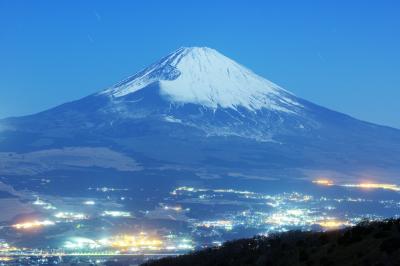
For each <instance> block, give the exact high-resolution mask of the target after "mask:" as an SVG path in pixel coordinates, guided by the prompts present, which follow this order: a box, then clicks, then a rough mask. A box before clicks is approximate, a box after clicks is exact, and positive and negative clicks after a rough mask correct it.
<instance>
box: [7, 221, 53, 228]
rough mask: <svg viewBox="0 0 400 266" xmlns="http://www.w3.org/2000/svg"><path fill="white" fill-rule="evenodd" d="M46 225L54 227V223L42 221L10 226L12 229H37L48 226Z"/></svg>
mask: <svg viewBox="0 0 400 266" xmlns="http://www.w3.org/2000/svg"><path fill="white" fill-rule="evenodd" d="M48 225H54V222H52V221H49V220H44V221H30V222H25V223H19V224H14V225H12V227H13V228H15V229H18V230H19V229H22V230H25V229H32V228H38V227H43V226H48Z"/></svg>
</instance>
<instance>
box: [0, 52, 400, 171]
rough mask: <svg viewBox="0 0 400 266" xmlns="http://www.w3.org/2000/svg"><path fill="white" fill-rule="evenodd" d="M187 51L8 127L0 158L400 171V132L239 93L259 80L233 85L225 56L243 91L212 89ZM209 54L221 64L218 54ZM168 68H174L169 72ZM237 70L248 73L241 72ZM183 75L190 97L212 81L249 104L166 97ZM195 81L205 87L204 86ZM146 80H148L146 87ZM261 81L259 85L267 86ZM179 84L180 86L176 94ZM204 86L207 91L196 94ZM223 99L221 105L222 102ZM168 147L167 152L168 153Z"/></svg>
mask: <svg viewBox="0 0 400 266" xmlns="http://www.w3.org/2000/svg"><path fill="white" fill-rule="evenodd" d="M196 49H200V48H196ZM196 49H195V51H196ZM207 49H208V48H207ZM184 51H185V50H184ZM179 52H180V53H182V52H183V51H181V50H179V49H178V52H175V54H174V53H172V54H170V55H169V56H167V57H164V58H163V59H161V60H159V61H158V63H155V64H153V65H151V66H150V67H148V68H145V70H143V71H139V72H138V73H137V74H135V75H133V76H131V77H130V78H128V79H125V80H124V81H122V82H120V83H117V84H116V85H115V86H113V87H111V88H109V89H106V90H102V91H100V92H98V93H94V94H91V95H89V96H87V97H84V98H82V99H79V100H76V101H72V102H69V103H65V104H62V105H59V106H57V107H54V108H51V109H49V110H46V111H43V112H40V113H38V114H34V115H30V116H25V117H17V118H9V119H5V120H1V121H0V127H2V128H3V130H2V131H0V132H1V135H0V152H16V151H18V152H31V151H39V150H46V149H50V150H51V149H54V148H57V149H62V148H64V147H112V149H113V150H114V151H118V152H122V153H124V154H126V155H129V156H132V157H133V158H134V159H135V161H138V162H139V163H140V161H141V160H142V161H146V162H155V163H157V164H159V165H158V166H157V167H163V166H162V164H165V165H171V164H172V165H175V166H176V167H177V168H193V169H199V168H204V167H207V168H209V170H210V171H211V169H214V170H215V171H217V172H218V173H220V174H224V173H226V172H227V171H228V170H231V168H235V170H238V171H239V172H240V171H242V172H241V173H243V174H246V173H247V174H248V173H252V174H254V175H259V174H260V173H266V172H271V171H272V172H273V173H272V174H277V175H287V176H292V175H293V171H295V172H296V173H297V174H296V175H298V176H299V177H303V176H304V175H305V174H304V172H305V171H306V172H308V171H309V170H310V169H311V170H312V171H317V172H321V171H325V170H327V171H335V172H340V175H343V176H355V177H358V176H359V175H361V174H362V172H365V171H366V170H368V169H378V170H376V171H375V170H374V171H375V172H377V173H378V174H376V175H377V178H378V177H379V176H380V175H382V176H383V177H382V178H384V176H386V175H389V174H390V176H393V175H395V174H396V173H398V171H399V170H400V169H399V166H398V164H397V162H398V161H399V160H400V130H397V129H394V128H390V127H386V126H379V125H376V124H372V123H369V122H364V121H361V120H357V119H354V118H352V117H351V116H348V115H346V114H342V113H338V112H335V111H332V110H329V109H327V108H324V107H322V106H319V105H316V104H314V103H311V102H309V101H307V100H304V99H302V98H299V97H296V96H295V95H293V94H291V93H289V92H286V91H285V90H283V89H280V87H273V89H272V90H271V87H269V86H266V87H265V88H264V87H263V88H261V89H259V88H257V89H255V90H251V88H253V87H252V86H248V87H246V88H250V89H245V90H243V88H242V89H238V88H239V87H240V86H242V85H240V84H242V83H241V82H242V81H243V80H250V81H252V80H254V79H258V78H259V77H258V76H255V77H254V76H253V73H250V74H249V75H250V76H249V77H248V78H247V79H246V78H243V79H239V82H238V83H237V84H236V83H235V82H236V81H237V79H235V78H234V79H229V78H230V76H229V74H228V72H227V71H226V69H227V68H228V69H232V68H233V67H232V66H231V64H234V66H235V67H236V64H237V63H231V62H234V61H232V60H230V59H229V60H228V59H225V57H224V56H222V55H220V54H219V53H218V54H217V55H216V58H217V59H216V60H220V59H221V58H222V59H221V60H222V61H223V62H225V61H226V60H228V62H229V64H228V67H227V66H226V65H225V64H223V67H221V68H219V67H217V69H222V70H223V72H224V73H223V75H224V77H223V78H222V80H225V79H227V78H228V79H229V80H228V81H229V82H230V83H232V82H233V83H235V85H232V86H230V85H229V84H228V86H227V87H224V88H223V89H222V90H212V88H213V86H211V87H210V86H208V85H210V84H212V85H214V84H219V83H218V82H217V83H214V82H215V78H216V77H215V76H212V75H211V77H210V75H209V74H208V71H203V72H201V71H200V70H199V67H194V68H192V67H187V66H186V65H185V64H184V65H183V66H181V65H180V63H179V62H183V61H182V60H184V58H189V59H190V60H189V59H188V60H189V62H191V63H190V64H189V65H190V66H191V65H193V64H196V63H193V58H197V57H196V56H194V55H193V56H191V55H190V53H189V56H188V55H187V54H185V56H182V59H181V60H180V61H179V60H177V58H178V55H177V54H176V53H178V54H179ZM186 52H187V51H186ZM208 53H209V51H208V50H207V55H208ZM210 53H211V54H212V55H213V56H211V58H214V55H215V53H217V52H213V51H212V52H210ZM200 54H201V53H200ZM201 58H202V59H201V61H202V62H200V63H199V64H198V66H203V65H205V67H203V68H209V67H210V69H211V70H212V69H214V68H215V67H214V64H212V63H211V64H210V63H209V62H208V63H207V62H206V63H203V59H204V58H203V55H201ZM168 60H169V61H168ZM196 60H197V59H196ZM167 61H168V62H172V63H171V64H172V66H167V65H169V63H168V64H167V63H166V62H167ZM159 62H164V63H159ZM160 65H161V68H160V67H159V66H160ZM215 65H218V64H215ZM175 66H176V67H175ZM165 67H166V68H167V70H165V71H164V68H165ZM171 67H172V68H173V69H172V70H171ZM175 68H176V69H175ZM146 69H147V70H146ZM238 69H239V70H240V71H239V70H238V71H239V72H240V73H243V72H241V71H242V67H241V66H239V67H238ZM175 70H177V71H179V75H178V74H174V75H172V76H169V74H168V73H169V71H172V72H173V73H175V72H174V71H175ZM218 71H219V70H218ZM246 71H247V70H246ZM166 72H168V73H167V75H166V77H167V78H170V79H171V80H168V81H167V82H171V83H168V85H167V86H166V87H165V83H163V82H165V80H161V81H160V79H162V78H163V77H164V74H165V73H166ZM233 72H235V71H231V72H230V73H231V74H232V73H233ZM182 73H183V74H182ZM184 73H190V74H188V76H189V77H191V78H193V84H195V85H193V86H194V87H191V88H190V89H189V90H188V91H189V92H190V93H192V92H196V90H203V88H204V87H203V85H204V84H206V88H204V91H205V92H207V93H211V95H213V94H212V93H215V92H216V91H220V92H222V91H224V90H226V89H228V88H230V87H233V91H238V92H240V93H241V92H243V91H244V92H245V97H238V96H237V95H234V96H235V97H233V98H229V97H228V101H224V99H222V100H221V99H220V98H214V99H217V100H216V101H214V102H213V101H210V102H208V103H206V104H205V103H204V102H203V101H202V100H199V99H203V98H202V97H203V96H204V95H207V93H206V94H204V95H201V96H199V97H198V98H196V97H194V98H193V97H192V96H193V95H194V94H193V95H192V94H191V96H190V97H187V98H185V99H184V100H182V99H181V98H179V99H175V98H173V97H172V98H171V97H166V92H167V95H169V94H168V93H170V95H172V96H174V93H175V92H176V91H180V90H183V89H185V88H186V87H185V86H182V83H181V82H178V83H176V84H175V83H174V82H177V80H179V78H180V77H182V76H183V75H185V74H184ZM218 73H219V72H218ZM245 73H249V72H245ZM146 75H147V76H146ZM149 75H150V76H149ZM221 75H222V74H221ZM238 75H239V74H238ZM254 75H255V74H254ZM217 76H218V75H217ZM196 77H198V78H200V77H201V78H202V79H203V81H202V82H200V83H198V84H197V83H196V82H195V81H197V78H196ZM138 79H139V81H140V82H142V83H140V82H139V83H140V84H139V83H138ZM262 80H264V79H262ZM132 82H133V83H132ZM257 82H258V81H257ZM257 82H256V83H255V84H259V83H257ZM268 82H269V81H268ZM132 84H133V85H132ZM138 84H139V85H140V86H139V85H138ZM171 84H175V85H176V86H177V87H178V89H175V88H172V90H171V91H169V89H170V88H171V87H170V86H171ZM199 84H200V85H199ZM238 84H239V85H240V86H239V85H238ZM246 84H247V83H246ZM246 84H245V85H246ZM266 84H267V85H268V84H270V83H266ZM271 84H273V83H271ZM131 85H132V86H133V87H132V86H131ZM198 85H199V86H200V87H196V86H198ZM245 85H243V86H245ZM253 85H254V84H253ZM121 86H122V87H121ZM163 86H164V87H163ZM246 86H247V85H246ZM274 86H275V85H274ZM276 86H277V85H276ZM210 88H211V89H210ZM260 91H262V92H266V93H265V94H263V95H264V96H265V97H267V98H268V99H269V100H270V101H269V102H268V101H265V102H261V103H262V104H264V103H265V104H266V105H265V106H262V105H257V104H255V105H251V104H248V103H249V101H248V100H249V99H251V100H254V99H253V98H248V97H247V96H249V95H250V96H251V95H253V94H252V93H255V95H258V94H257V93H259V92H260ZM121 92H124V93H122V94H121ZM114 93H117V95H114ZM246 93H247V94H246ZM282 95H283V96H282ZM264 96H263V97H264ZM281 96H282V97H284V98H286V100H282V99H283V98H280V97H281ZM191 97H192V98H191ZM246 97H247V98H246ZM212 99H213V98H211V100H212ZM232 99H235V100H237V99H239V100H243V99H244V101H245V103H247V104H242V102H240V101H239V102H237V103H239V104H233V103H234V102H232V101H231V100H232ZM219 100H221V101H222V102H221V103H222V104H221V105H218V104H217V105H215V103H216V102H217V103H218V102H219ZM250 103H251V102H250ZM257 103H260V102H257ZM271 103H273V104H272V105H271ZM293 103H295V104H293ZM274 104H275V105H274ZM276 106H278V107H279V108H276ZM259 107H260V108H259ZM286 109H287V110H288V111H287V110H286ZM160 147H163V148H162V152H161V150H160V149H161V148H160ZM110 154H113V153H110ZM142 163H143V162H142ZM50 168H51V167H50ZM144 168H146V167H144ZM41 169H42V168H41ZM221 169H222V170H221ZM214 170H212V171H214ZM221 171H222V172H221ZM254 172H255V173H254ZM388 172H390V173H388ZM0 173H1V169H0ZM289 173H290V174H289ZM360 173H361V174H360ZM379 173H380V174H379ZM306 175H308V174H306ZM374 175H375V174H374Z"/></svg>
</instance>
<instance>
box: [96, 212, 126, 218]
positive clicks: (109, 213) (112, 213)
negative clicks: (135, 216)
mask: <svg viewBox="0 0 400 266" xmlns="http://www.w3.org/2000/svg"><path fill="white" fill-rule="evenodd" d="M102 216H111V217H131V216H132V215H131V213H130V212H125V211H104V212H103V214H102Z"/></svg>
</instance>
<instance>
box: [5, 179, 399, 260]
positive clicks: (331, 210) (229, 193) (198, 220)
mask: <svg viewBox="0 0 400 266" xmlns="http://www.w3.org/2000/svg"><path fill="white" fill-rule="evenodd" d="M309 184H310V189H311V191H314V190H315V191H318V193H316V192H315V193H314V192H313V193H306V192H296V191H292V192H282V193H262V192H256V191H252V190H240V189H232V188H221V187H218V188H207V187H195V186H180V187H176V188H174V189H172V190H171V191H170V192H169V193H168V194H167V195H165V196H164V197H163V199H162V200H161V201H159V202H158V203H156V205H155V207H153V208H150V209H146V210H140V211H138V210H135V209H132V208H129V207H128V206H129V204H128V205H125V204H127V203H129V202H130V201H131V200H132V199H131V198H130V197H129V193H130V191H129V190H127V189H122V188H111V187H107V188H106V187H102V188H100V189H97V188H94V189H93V188H88V190H90V191H94V192H95V193H101V196H98V197H93V198H64V199H63V200H62V201H60V200H58V199H56V198H52V197H49V196H46V195H38V194H37V193H32V194H30V193H28V192H24V193H21V194H19V196H20V197H21V198H24V200H26V201H27V202H30V203H29V204H30V206H33V208H35V210H36V211H35V215H27V216H24V215H22V216H19V218H18V219H16V220H15V221H14V222H13V223H10V224H4V223H3V224H2V226H1V227H0V230H1V235H2V239H1V240H0V241H1V242H0V259H1V262H0V263H3V264H4V263H7V264H10V265H12V262H14V263H17V262H18V263H20V262H21V260H24V259H26V257H32V258H35V259H32V260H35V261H36V260H37V259H38V258H42V259H43V258H44V257H46V258H47V259H49V258H52V257H58V258H67V257H68V256H75V257H76V258H78V257H79V258H81V259H80V260H84V261H87V260H88V259H89V258H92V257H96V259H97V260H99V261H105V260H107V258H109V257H113V256H132V257H138V258H139V257H140V258H141V261H143V260H146V259H149V258H158V257H162V256H174V255H178V254H184V253H187V252H190V251H193V250H197V249H201V248H204V247H209V246H219V245H221V243H223V242H224V241H226V240H230V239H235V238H239V237H249V236H252V235H255V234H261V235H268V234H270V233H274V232H286V231H289V230H295V229H301V230H314V231H326V230H334V229H339V228H343V227H346V226H352V225H355V224H357V223H358V222H360V221H362V220H363V219H369V220H378V219H383V218H386V217H397V213H398V211H399V209H400V199H399V194H398V186H397V185H395V184H377V183H359V184H339V183H335V182H333V181H332V180H330V179H326V178H324V179H316V180H313V181H311V182H309ZM333 189H340V190H342V191H343V193H344V194H343V196H338V195H339V194H338V193H326V195H325V192H329V191H331V190H333ZM379 191H382V192H384V191H387V192H386V193H388V194H387V195H389V196H390V195H391V196H392V198H388V197H384V198H374V197H370V194H369V193H371V192H372V193H373V192H376V193H378V192H379ZM379 193H381V192H379ZM103 194H105V195H104V196H103ZM353 194H354V195H353ZM362 195H364V196H362ZM367 205H368V206H373V207H369V209H365V210H364V209H363V208H360V206H367ZM352 209H356V210H358V211H352ZM382 210H384V212H382ZM385 212H386V213H385ZM50 235H55V236H54V237H52V239H54V241H50V242H49V244H48V245H47V246H35V242H34V241H33V242H30V241H31V239H35V238H38V239H42V237H46V236H50ZM26 239H29V241H28V240H26ZM61 260H62V259H61ZM24 263H27V262H24ZM99 265H100V264H99Z"/></svg>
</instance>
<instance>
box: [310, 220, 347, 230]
mask: <svg viewBox="0 0 400 266" xmlns="http://www.w3.org/2000/svg"><path fill="white" fill-rule="evenodd" d="M317 224H318V225H320V226H321V227H323V228H324V229H327V230H330V229H337V228H340V227H343V226H348V225H350V224H349V223H347V222H343V221H339V220H335V219H327V220H323V221H319V222H318V223H317Z"/></svg>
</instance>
